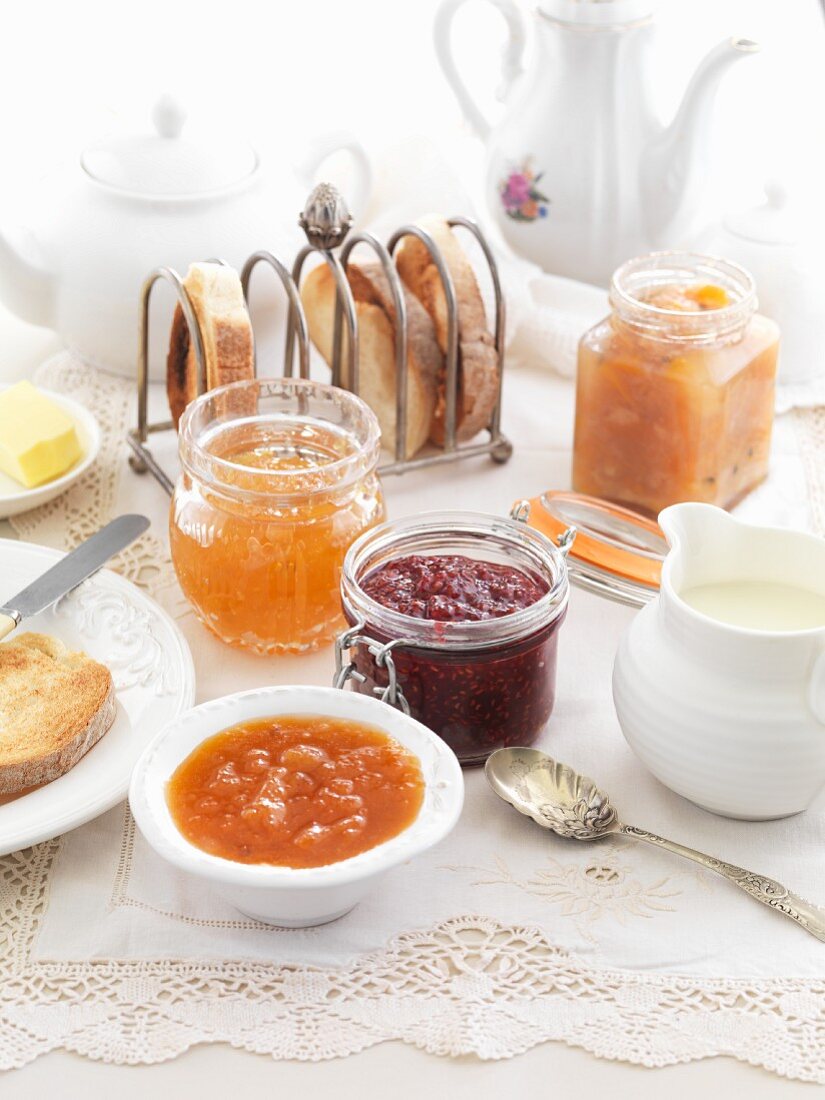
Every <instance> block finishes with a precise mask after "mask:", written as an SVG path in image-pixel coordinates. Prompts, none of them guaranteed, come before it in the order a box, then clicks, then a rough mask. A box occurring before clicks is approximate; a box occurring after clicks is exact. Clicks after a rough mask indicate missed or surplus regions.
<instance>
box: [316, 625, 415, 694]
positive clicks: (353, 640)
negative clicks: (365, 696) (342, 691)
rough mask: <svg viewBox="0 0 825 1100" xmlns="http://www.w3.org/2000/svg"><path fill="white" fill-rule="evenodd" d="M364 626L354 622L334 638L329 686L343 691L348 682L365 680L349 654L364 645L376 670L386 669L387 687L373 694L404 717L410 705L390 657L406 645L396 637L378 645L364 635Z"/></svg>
mask: <svg viewBox="0 0 825 1100" xmlns="http://www.w3.org/2000/svg"><path fill="white" fill-rule="evenodd" d="M365 625H366V624H365V623H362V622H359V623H355V625H354V626H351V627H350V628H349V630H345V631H344V632H343V633H342V634H339V635H338V637H337V638H336V639H335V677H334V679H333V681H332V686H333V687H336V688H343V687H344V686H345V684H346V682H347V680H354V681H355V683H356V684H363V683H364V682H365V681H366V677H365V676H364V675H363V673H361V672H359V671H358V669H357V668H356V667H355V662H354V661H353V660H352V659H351V657H350V655H349V652H350V650H352V649H354V648H355V647H356V646H359V645H363V646H366V647H367V649H368V650H369V652H370V654H371V655H372V657H373V659H374V660H375V664H376V667H377V668H383V669H386V672H387V686H386V687H383V688H382V687H374V688H373V689H372V690H373V694H374V695H375V696H376V697H377V698H378V699H380V700H381V702H382V703H389V704H390V706H392V707H397V708H398V709H399V710H400V711H403V713H404V714H409V713H410V706H409V703H408V702H407V699H406V697H405V695H404V692H403V691H402V689H401V685H400V684H399V682H398V674H397V672H396V668H395V661H394V660H393V658H392V651H393V650H394V649H397V648H398V647H399V646H402V645H407V644H409V643H407V642H406V641H405V640H404V639H403V638H396V639H394V640H393V641H391V642H377V641H376V640H375V639H374V638H371V637H370V636H369V634H364V633H363V631H364V627H365Z"/></svg>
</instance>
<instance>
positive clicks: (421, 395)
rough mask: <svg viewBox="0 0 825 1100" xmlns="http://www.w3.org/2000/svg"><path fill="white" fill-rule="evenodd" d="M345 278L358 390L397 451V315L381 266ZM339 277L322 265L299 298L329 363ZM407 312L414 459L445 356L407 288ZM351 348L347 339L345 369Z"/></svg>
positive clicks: (357, 269)
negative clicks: (352, 313) (353, 320)
mask: <svg viewBox="0 0 825 1100" xmlns="http://www.w3.org/2000/svg"><path fill="white" fill-rule="evenodd" d="M347 277H348V278H349V282H350V286H351V288H352V294H353V298H354V299H355V310H356V314H357V318H358V368H359V383H360V384H359V392H360V395H361V397H363V399H364V400H365V401H366V403H367V404H368V405H369V406H370V408H371V409H372V410H373V411H374V412H375V414H376V416H377V417H378V423H379V424H380V425H381V439H382V441H383V443H384V446H386V447H388V448H389V449H390V450H391V451H393V452H394V451H395V444H396V415H395V414H396V404H395V402H396V394H397V372H396V365H395V332H396V323H397V318H396V311H395V303H394V302H393V298H392V294H391V292H390V286H389V283H388V281H387V277H386V275H385V274H384V271H383V269H382V267H381V265H380V264H379V263H364V264H355V263H350V264H349V265H348V268H347ZM335 289H336V288H335V279H334V277H333V274H332V272H331V271H330V269H329V267H328V265H327V264H319V265H318V267H316V268H314V269H313V270H312V271H311V272H310V274H309V275H308V276H307V278H306V280H305V281H304V284H303V287H302V288H301V298H302V300H303V303H304V310H305V312H306V316H307V324H308V326H309V332H310V336H311V337H312V340H313V343H314V344H315V346H316V347H317V348H318V350H319V351H320V353H321V355H323V357H324V358H325V359H326V361H327V362H328V363H331V361H332V334H333V319H334V313H335ZM405 304H406V308H407V443H406V454H405V456H404V457H405V458H412V456H413V455H414V454H416V452H417V451H419V450H421V448H422V447H423V446H424V444H425V443H426V442H427V438H428V437H429V434H430V429H431V426H432V421H433V414H434V412H435V405H436V400H437V394H438V384H439V378H440V377H441V375H442V374H443V371H444V356H443V354H442V352H441V349H440V348H439V346H438V341H437V340H436V338H435V329H434V327H433V323H432V321H431V320H430V318H429V316H428V314H427V312H426V310H425V309H424V308H423V306H422V305H421V303H420V302H419V301H418V299H417V298H415V297H413V295H412V294H411V293H410V292H409V291H407V290H405ZM346 351H347V344H346V335H345V338H344V364H345V366H344V369H345V370H346V366H347V364H348V359H347V358H346Z"/></svg>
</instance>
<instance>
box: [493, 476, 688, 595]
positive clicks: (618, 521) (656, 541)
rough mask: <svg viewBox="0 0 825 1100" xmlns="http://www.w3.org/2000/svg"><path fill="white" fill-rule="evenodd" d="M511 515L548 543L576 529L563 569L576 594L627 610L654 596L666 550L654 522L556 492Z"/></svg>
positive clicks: (616, 507) (517, 508)
mask: <svg viewBox="0 0 825 1100" xmlns="http://www.w3.org/2000/svg"><path fill="white" fill-rule="evenodd" d="M516 512H518V515H519V516H520V517H523V518H525V519H526V522H527V523H528V524H529V526H530V527H534V528H535V529H536V530H537V531H541V533H542V534H543V535H546V536H547V537H548V538H549V539H550V540H551V541H552V542H553V543H557V542H558V539H559V537H560V536H561V535H562V534H563V533H564V532H565V531H567V530H568V529H569V528H571V527H574V528H575V529H576V537H575V539H573V542H572V544H571V546H570V549H569V551H568V554H567V568H568V572H569V574H570V580H571V582H572V583H573V584H575V585H577V586H578V587H579V588H585V589H587V590H588V591H590V592H595V593H596V594H597V595H600V596H604V597H606V598H607V599H609V600H614V601H615V602H617V603H625V604H630V606H631V607H642V606H643V605H644V604H646V603H647V602H648V601H649V600H652V599H653V597H654V596H655V595H657V593H658V591H659V581H660V579H661V575H662V562H663V561H664V559H665V557H666V556H667V552H668V544H667V540H666V538H665V536H664V532H663V531H662V529H661V527H659V525H658V523H656V521H655V520H653V519H648V518H647V517H646V516H642V515H639V514H638V512H632V511H630V509H629V508H622V507H620V506H619V505H618V504H613V503H611V502H610V501H607V500H600V499H598V498H597V497H589V496H585V495H584V493H568V492H561V491H554V492H547V493H542V494H541V496H539V497H533V499H532V500H529V501H526V500H525V501H521V502H519V503H518V504H517V505H515V506H514V512H513V514H514V515H515V514H516Z"/></svg>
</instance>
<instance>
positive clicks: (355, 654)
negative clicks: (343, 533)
mask: <svg viewBox="0 0 825 1100" xmlns="http://www.w3.org/2000/svg"><path fill="white" fill-rule="evenodd" d="M568 590H569V589H568V578H567V567H566V564H565V561H564V554H563V552H562V551H561V550H559V549H557V548H556V547H555V546H554V545H553V544H552V543H551V542H550V541H549V540H548V539H546V538H545V537H544V536H543V535H541V534H539V533H538V532H537V531H534V530H532V529H531V528H529V527H527V526H526V525H525V524H523V523H520V522H516V521H514V520H510V519H501V518H498V517H496V516H491V515H484V514H481V513H479V514H476V513H473V512H429V513H425V514H424V515H420V516H413V517H409V518H407V519H401V520H396V521H392V522H389V523H384V524H382V525H381V526H379V527H376V528H375V529H374V530H372V531H368V532H367V533H366V534H365V535H363V536H362V537H361V538H360V539H359V540H358V542H357V543H355V544H354V545H353V546H352V547H351V549H350V551H349V553H348V554H347V557H346V560H345V562H344V572H343V575H342V577H341V599H342V602H343V605H344V613H345V615H346V617H347V620H348V621H349V623H350V626H351V629H350V630H349V631H347V632H345V633H344V634H343V635H342V636H341V637H340V638H339V641H338V676H337V678H336V684H337V686H340V687H343V685H344V683H345V682H346V680H348V679H351V680H352V682H353V684H354V686H355V690H356V691H360V692H363V693H365V694H374V695H378V696H380V697H381V698H384V699H386V700H387V701H388V702H392V703H395V704H396V705H400V706H402V707H403V708H404V709H406V710H408V712H409V713H410V714H412V716H413V717H414V718H417V719H418V720H419V721H420V722H423V723H424V725H425V726H428V727H429V728H430V729H431V730H433V731H434V732H435V733H437V734H438V735H439V736H440V737H442V738H443V739H444V740H445V741H446V742H447V744H448V745H449V746H450V747H451V748H452V749H453V751H454V752H455V753H456V755H457V756H458V759H459V760H460V761H461V763H462V764H480V763H482V762H483V761H484V760H485V759H486V758H487V757H488V756H489V755H490V753H491V752H492V751H493V750H494V749H497V748H501V747H502V746H504V745H529V744H531V743H532V742H533V741H535V740H536V738H537V737H538V736H539V734H540V733H541V732H542V730H543V729H544V727H545V725H546V724H547V721H548V719H549V718H550V714H551V712H552V710H553V704H554V702H555V693H556V651H557V647H558V630H559V627H560V626H561V624H562V622H563V621H564V617H565V614H566V612H567V601H568ZM345 651H348V654H349V657H348V661H349V663H348V664H344V652H345Z"/></svg>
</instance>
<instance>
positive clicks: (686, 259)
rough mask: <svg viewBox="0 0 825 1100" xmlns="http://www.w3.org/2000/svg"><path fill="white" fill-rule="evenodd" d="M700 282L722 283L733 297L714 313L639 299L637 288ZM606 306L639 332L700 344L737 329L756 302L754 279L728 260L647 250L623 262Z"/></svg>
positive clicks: (751, 314)
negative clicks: (665, 305) (670, 307)
mask: <svg viewBox="0 0 825 1100" xmlns="http://www.w3.org/2000/svg"><path fill="white" fill-rule="evenodd" d="M697 276H698V277H701V278H703V281H705V282H709V283H715V284H716V285H721V286H722V287H723V289H724V290H725V291H726V292H727V293H728V294H729V296H730V297H731V299H732V300H731V301H730V302H729V303H728V305H725V306H721V307H720V308H718V309H702V308H701V307H697V308H696V309H695V310H683V309H668V308H666V307H664V306H658V305H655V304H654V303H652V302H649V301H646V300H645V299H643V298H641V297H639V296H638V294H639V291H640V290H644V289H649V288H650V287H655V286H662V285H666V284H670V285H672V284H673V283H676V284H677V285H682V284H685V283H687V282H688V281H690V282H695V281H696V278H697ZM609 297H610V304H611V306H612V307H613V309H614V310H615V311H616V313H617V314H618V315H619V317H620V318H621V319H622V321H624V322H626V323H627V324H629V325H631V326H632V327H633V328H635V329H637V330H638V331H642V332H648V333H650V334H651V335H653V334H656V333H660V334H666V335H670V336H673V337H676V338H678V339H685V340H691V339H693V340H703V339H708V338H715V337H717V336H720V335H725V334H727V333H732V332H735V331H736V330H737V329H741V328H742V327H743V326H744V325H745V324H747V322H748V321H749V320H750V318H751V317H752V316H753V314H754V313H755V311H756V309H757V306H758V302H757V297H756V283H755V281H754V279H753V276H752V275H751V274H750V273H749V272H748V271H746V270H745V268H744V267H741V266H740V265H739V264H737V263H734V262H733V261H732V260H726V259H723V258H722V257H720V256H710V255H705V254H704V253H701V252H688V251H679V250H674V251H665V252H650V253H648V254H647V255H645V256H637V257H635V258H634V259H632V260H627V261H626V262H625V263H623V264H622V265H621V267H618V268H617V269H616V271H614V273H613V277H612V278H611V280H610V291H609Z"/></svg>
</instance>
